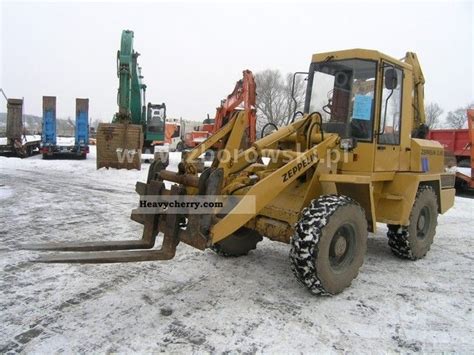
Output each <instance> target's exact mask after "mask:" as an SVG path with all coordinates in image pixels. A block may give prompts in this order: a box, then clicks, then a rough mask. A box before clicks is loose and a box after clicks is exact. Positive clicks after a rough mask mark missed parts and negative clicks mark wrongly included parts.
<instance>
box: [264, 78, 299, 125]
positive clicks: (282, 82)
mask: <svg viewBox="0 0 474 355" xmlns="http://www.w3.org/2000/svg"><path fill="white" fill-rule="evenodd" d="M255 81H256V85H257V118H258V119H257V129H261V128H262V127H263V126H264V125H265V124H266V123H273V124H274V125H276V126H278V127H280V126H282V125H284V124H286V123H287V122H288V121H289V119H291V117H292V116H293V113H294V111H296V110H302V106H303V100H304V95H305V89H306V86H305V81H304V78H303V77H302V76H296V78H295V88H294V97H295V99H296V107H295V103H294V101H293V98H292V88H293V74H291V73H289V74H287V75H286V77H284V76H283V75H282V73H281V72H280V71H279V70H271V69H267V70H264V71H261V72H258V73H256V75H255Z"/></svg>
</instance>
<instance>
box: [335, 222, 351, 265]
mask: <svg viewBox="0 0 474 355" xmlns="http://www.w3.org/2000/svg"><path fill="white" fill-rule="evenodd" d="M355 244H356V238H355V229H354V226H353V225H352V224H349V223H346V224H344V225H342V226H341V227H339V229H338V230H337V231H336V233H334V235H333V237H332V239H331V244H330V245H329V263H330V265H331V268H332V269H333V270H334V271H343V270H344V269H346V267H347V266H349V265H350V264H351V263H352V260H353V259H354V251H355Z"/></svg>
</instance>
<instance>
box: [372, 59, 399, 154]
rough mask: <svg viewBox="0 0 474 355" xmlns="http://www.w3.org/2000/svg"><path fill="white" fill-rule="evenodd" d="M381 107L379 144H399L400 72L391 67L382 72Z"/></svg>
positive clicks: (386, 67)
mask: <svg viewBox="0 0 474 355" xmlns="http://www.w3.org/2000/svg"><path fill="white" fill-rule="evenodd" d="M383 74H384V75H383V85H382V88H383V90H382V106H381V110H380V130H379V135H378V136H379V137H378V142H379V143H380V144H392V145H398V144H400V128H401V127H400V117H401V107H402V89H401V88H402V79H403V75H402V71H401V70H400V69H398V68H395V67H393V66H391V65H388V66H387V65H385V66H384V70H383Z"/></svg>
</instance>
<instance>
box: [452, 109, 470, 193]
mask: <svg viewBox="0 0 474 355" xmlns="http://www.w3.org/2000/svg"><path fill="white" fill-rule="evenodd" d="M467 126H468V129H467V131H468V138H469V141H468V143H467V151H468V153H469V158H468V162H469V166H463V168H465V169H463V170H462V171H460V170H458V171H456V187H458V188H460V189H463V190H466V189H474V109H472V110H467ZM463 165H465V164H463ZM469 168H470V174H469V173H468V172H467V171H468V169H469Z"/></svg>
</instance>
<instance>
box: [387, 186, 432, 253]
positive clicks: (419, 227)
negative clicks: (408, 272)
mask: <svg viewBox="0 0 474 355" xmlns="http://www.w3.org/2000/svg"><path fill="white" fill-rule="evenodd" d="M409 222H410V224H409V225H408V226H400V225H394V224H389V225H388V232H387V237H388V245H389V246H390V249H392V252H393V253H394V254H395V255H396V256H398V257H400V258H402V259H410V260H417V259H421V258H422V257H424V256H425V255H426V253H427V252H428V250H430V247H431V244H432V243H433V239H434V236H435V234H436V225H437V224H438V202H437V198H436V193H435V192H434V190H433V188H432V187H430V186H421V187H420V188H419V189H418V192H417V194H416V199H415V203H414V204H413V208H412V210H411V214H410V220H409Z"/></svg>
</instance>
